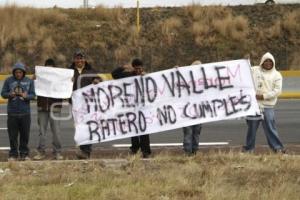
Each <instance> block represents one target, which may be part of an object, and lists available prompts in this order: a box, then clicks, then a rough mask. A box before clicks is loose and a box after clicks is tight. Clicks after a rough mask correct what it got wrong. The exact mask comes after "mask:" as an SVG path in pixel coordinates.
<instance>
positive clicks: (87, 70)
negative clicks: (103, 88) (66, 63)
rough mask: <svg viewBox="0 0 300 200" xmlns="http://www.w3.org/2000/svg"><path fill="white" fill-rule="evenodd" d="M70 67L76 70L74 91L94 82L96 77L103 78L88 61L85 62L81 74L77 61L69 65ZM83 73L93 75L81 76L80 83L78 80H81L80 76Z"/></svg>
mask: <svg viewBox="0 0 300 200" xmlns="http://www.w3.org/2000/svg"><path fill="white" fill-rule="evenodd" d="M69 69H73V70H74V76H73V78H74V80H73V91H74V90H77V89H79V88H83V87H85V86H88V85H90V84H92V83H93V81H94V80H95V79H99V80H100V81H101V78H100V77H99V76H98V75H97V72H96V70H95V69H93V68H92V66H91V65H90V64H88V63H87V62H86V63H85V66H84V68H83V70H82V72H81V74H79V72H78V70H77V69H76V67H75V63H72V65H71V66H70V67H69ZM83 74H89V75H91V76H89V77H83V78H81V79H80V84H79V85H78V80H79V78H80V76H81V75H83Z"/></svg>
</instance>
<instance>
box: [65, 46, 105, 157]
mask: <svg viewBox="0 0 300 200" xmlns="http://www.w3.org/2000/svg"><path fill="white" fill-rule="evenodd" d="M69 69H73V70H74V77H73V91H75V90H77V89H79V88H82V87H85V86H88V85H90V84H97V83H99V82H100V81H101V78H100V77H99V76H98V75H97V72H96V70H95V69H94V68H92V66H91V65H90V64H89V63H88V62H87V61H86V56H85V54H84V53H83V52H82V51H81V50H78V51H76V52H75V53H74V56H73V63H72V64H71V66H70V67H69ZM79 148H80V151H78V152H77V153H76V156H77V158H78V159H89V158H90V155H91V152H92V145H91V144H87V145H80V146H79Z"/></svg>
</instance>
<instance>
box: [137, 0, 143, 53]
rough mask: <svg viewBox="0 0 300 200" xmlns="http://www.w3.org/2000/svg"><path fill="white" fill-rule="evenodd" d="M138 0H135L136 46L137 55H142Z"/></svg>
mask: <svg viewBox="0 0 300 200" xmlns="http://www.w3.org/2000/svg"><path fill="white" fill-rule="evenodd" d="M140 31H141V27H140V0H136V32H137V48H138V56H139V57H140V58H141V56H142V47H141V46H140Z"/></svg>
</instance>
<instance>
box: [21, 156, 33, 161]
mask: <svg viewBox="0 0 300 200" xmlns="http://www.w3.org/2000/svg"><path fill="white" fill-rule="evenodd" d="M20 160H21V161H30V160H31V158H30V157H29V156H21V158H20Z"/></svg>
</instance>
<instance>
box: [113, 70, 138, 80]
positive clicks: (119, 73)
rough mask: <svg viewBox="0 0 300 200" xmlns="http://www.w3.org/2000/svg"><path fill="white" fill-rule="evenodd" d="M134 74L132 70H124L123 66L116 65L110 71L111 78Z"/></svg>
mask: <svg viewBox="0 0 300 200" xmlns="http://www.w3.org/2000/svg"><path fill="white" fill-rule="evenodd" d="M136 75H137V74H136V73H135V72H134V71H132V72H126V71H125V69H124V68H123V67H118V68H116V69H114V70H113V71H112V72H111V76H112V77H113V79H120V78H127V77H131V76H136Z"/></svg>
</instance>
